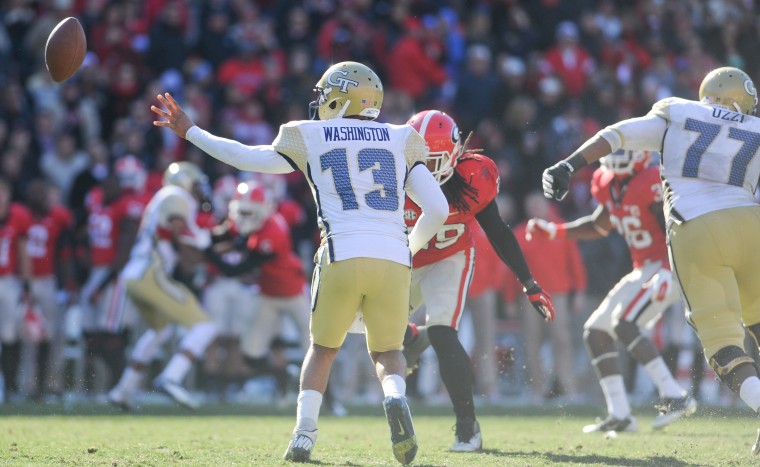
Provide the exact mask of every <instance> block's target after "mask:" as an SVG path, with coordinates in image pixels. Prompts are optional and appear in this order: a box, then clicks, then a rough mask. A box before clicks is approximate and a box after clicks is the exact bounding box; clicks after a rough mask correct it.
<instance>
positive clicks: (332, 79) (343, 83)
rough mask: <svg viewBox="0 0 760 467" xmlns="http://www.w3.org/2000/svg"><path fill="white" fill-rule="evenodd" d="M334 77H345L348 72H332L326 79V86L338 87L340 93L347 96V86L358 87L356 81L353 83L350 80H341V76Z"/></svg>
mask: <svg viewBox="0 0 760 467" xmlns="http://www.w3.org/2000/svg"><path fill="white" fill-rule="evenodd" d="M336 75H343V76H347V75H348V72H347V71H343V70H335V71H334V72H332V73H331V74H330V76H328V77H327V84H332V85H333V86H338V87H339V88H340V92H342V93H346V94H347V93H348V86H349V85H352V86H355V87H359V82H358V81H354V80H352V79H347V78H343V77H341V76H336Z"/></svg>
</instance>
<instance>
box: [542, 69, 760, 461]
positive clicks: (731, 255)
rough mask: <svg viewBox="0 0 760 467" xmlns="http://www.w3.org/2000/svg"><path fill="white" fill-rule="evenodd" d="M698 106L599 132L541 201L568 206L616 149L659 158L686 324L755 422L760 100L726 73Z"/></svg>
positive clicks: (554, 177)
mask: <svg viewBox="0 0 760 467" xmlns="http://www.w3.org/2000/svg"><path fill="white" fill-rule="evenodd" d="M699 98H700V101H699V102H695V101H690V100H685V99H679V98H675V97H672V98H669V99H664V100H661V101H659V102H657V103H656V104H655V105H654V106H653V107H652V110H651V111H650V112H649V113H648V114H647V115H646V116H644V117H640V118H632V119H629V120H624V121H622V122H618V123H616V124H614V125H611V126H609V127H607V128H605V129H603V130H601V131H600V132H599V133H597V135H596V136H594V137H592V138H591V139H589V140H588V141H586V143H584V144H583V145H582V146H581V147H580V148H579V149H578V150H576V151H575V152H574V153H573V154H572V155H570V156H569V157H568V158H567V159H565V160H563V161H560V162H559V163H557V164H555V165H554V166H552V167H550V168H548V169H546V170H545V171H544V176H543V186H544V195H546V196H547V197H548V198H552V197H554V198H556V199H558V200H562V199H563V198H564V197H565V195H566V194H567V191H568V185H569V181H570V177H571V176H572V174H573V173H574V172H575V171H577V170H578V169H580V168H581V167H584V166H585V165H587V164H589V163H591V162H593V161H595V160H597V159H599V158H600V157H602V156H604V155H606V154H609V153H611V152H614V151H617V150H618V149H621V148H622V149H626V150H656V151H661V153H662V159H661V178H662V181H663V188H664V198H665V199H664V201H665V220H666V225H667V238H668V253H669V257H670V263H671V269H672V271H673V275H674V277H676V278H677V279H678V282H679V284H680V286H681V292H682V299H683V302H684V305H685V306H686V314H687V319H688V321H689V324H690V325H691V326H692V327H693V328H694V329H695V330H696V332H697V335H698V336H699V338H700V340H701V341H702V346H703V347H704V351H705V357H706V359H707V360H708V362H709V363H710V366H712V367H713V369H714V370H715V373H716V374H717V375H718V378H720V380H721V381H722V382H724V383H725V384H726V385H728V386H729V387H730V388H731V389H732V390H733V391H735V392H736V393H738V394H739V397H740V398H741V399H742V400H743V401H744V402H745V403H746V404H747V405H748V406H750V407H751V408H752V410H753V411H755V412H756V413H757V412H758V409H760V378H758V370H757V368H756V367H755V364H754V361H753V359H752V358H751V357H750V356H749V355H747V352H746V351H745V349H744V332H745V328H746V329H747V330H749V332H750V334H751V335H752V337H753V338H754V339H755V342H756V343H757V342H758V341H759V339H760V288H759V287H758V286H757V284H758V283H760V268H758V264H760V250H758V248H757V239H758V238H760V206H758V204H757V202H756V201H755V198H754V192H755V189H756V188H757V184H758V178H760V157H757V152H758V149H759V148H760V119H758V118H756V117H754V116H753V115H754V114H755V110H756V109H755V108H756V106H757V91H756V89H755V85H754V83H753V82H752V79H750V77H749V76H748V75H747V74H746V73H744V72H743V71H742V70H739V69H738V68H733V67H724V68H718V69H715V70H713V71H711V72H710V73H708V74H707V76H705V78H704V80H703V81H702V85H701V86H700V88H699ZM752 452H753V453H754V454H760V430H758V440H757V441H756V442H755V445H754V446H753V448H752Z"/></svg>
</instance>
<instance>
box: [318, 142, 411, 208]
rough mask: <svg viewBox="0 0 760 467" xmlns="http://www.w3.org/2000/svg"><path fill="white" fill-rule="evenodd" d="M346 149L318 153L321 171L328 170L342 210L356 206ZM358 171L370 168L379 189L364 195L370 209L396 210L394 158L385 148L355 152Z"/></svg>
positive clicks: (396, 192) (396, 190)
mask: <svg viewBox="0 0 760 467" xmlns="http://www.w3.org/2000/svg"><path fill="white" fill-rule="evenodd" d="M348 157H349V156H348V151H347V150H346V149H345V148H341V149H333V150H331V151H328V152H326V153H324V154H322V155H321V156H319V162H320V168H321V170H322V172H325V171H327V170H330V171H331V172H332V178H333V182H334V183H335V190H336V192H337V193H338V196H340V201H341V203H342V205H343V210H344V211H349V210H352V209H359V203H358V202H357V199H356V192H355V191H354V185H353V183H352V181H351V174H350V173H349V164H348ZM356 157H357V162H358V167H359V172H364V171H366V170H371V171H372V180H373V182H374V184H375V185H379V188H378V189H376V190H373V191H369V192H367V193H366V194H365V195H364V200H365V202H366V204H367V206H369V207H370V208H372V209H376V210H378V211H396V210H397V209H398V208H399V199H398V179H397V177H396V160H395V159H394V157H393V153H392V152H390V151H388V150H387V149H371V148H365V149H362V150H360V151H359V152H358V153H357V156H356Z"/></svg>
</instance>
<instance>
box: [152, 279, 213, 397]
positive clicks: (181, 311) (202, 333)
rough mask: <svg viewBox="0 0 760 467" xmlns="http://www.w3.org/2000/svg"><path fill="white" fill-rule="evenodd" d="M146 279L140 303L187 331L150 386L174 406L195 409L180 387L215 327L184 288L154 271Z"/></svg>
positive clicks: (190, 293)
mask: <svg viewBox="0 0 760 467" xmlns="http://www.w3.org/2000/svg"><path fill="white" fill-rule="evenodd" d="M147 280H148V281H149V282H148V284H149V286H148V287H145V288H144V289H143V290H142V293H143V300H146V301H148V302H150V303H152V304H153V307H154V308H155V309H156V310H158V311H159V312H160V313H161V315H162V316H163V317H164V318H165V319H166V320H168V321H169V322H172V323H177V324H181V325H182V326H184V327H186V328H187V329H188V331H187V332H186V333H185V335H184V336H183V337H182V340H181V341H180V343H179V346H178V349H177V351H176V352H175V353H174V355H172V357H171V359H169V362H168V363H167V364H166V366H165V367H164V370H163V371H162V372H161V374H159V375H158V376H157V377H156V379H155V382H154V384H155V386H156V388H158V389H160V390H161V391H163V392H165V393H166V394H167V395H169V396H170V397H171V398H173V399H174V400H175V401H176V402H177V403H178V404H180V405H182V406H184V407H186V408H189V409H195V408H197V406H198V402H197V401H196V400H195V399H194V398H193V397H192V396H191V395H190V394H189V393H188V392H187V391H186V390H185V389H184V388H183V387H182V381H183V380H184V378H185V376H186V375H187V373H188V372H189V371H190V370H191V369H192V367H193V364H194V363H195V362H196V361H198V360H200V359H202V358H203V355H204V353H205V352H206V348H207V347H208V346H209V344H211V342H212V341H213V340H214V338H215V337H216V336H217V333H218V328H217V326H216V324H214V323H213V322H212V321H210V320H209V318H208V315H207V314H206V312H205V311H204V310H203V308H201V305H200V303H199V302H198V300H197V299H196V297H195V294H193V293H192V292H191V291H190V289H188V288H187V287H186V286H185V285H183V284H181V283H180V282H178V281H175V280H173V279H170V278H169V277H167V276H166V275H165V274H164V273H163V271H162V270H160V269H158V268H152V270H149V271H148V275H147Z"/></svg>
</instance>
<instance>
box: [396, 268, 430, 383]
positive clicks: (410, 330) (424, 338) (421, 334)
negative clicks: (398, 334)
mask: <svg viewBox="0 0 760 467" xmlns="http://www.w3.org/2000/svg"><path fill="white" fill-rule="evenodd" d="M424 269H425V267H424V266H423V267H422V268H418V269H415V271H419V270H424ZM423 276H424V274H419V273H418V274H415V272H414V271H413V272H412V281H411V286H410V288H409V316H411V315H413V314H414V313H415V312H416V311H417V310H419V309H420V307H421V306H422V305H423V302H422V291H421V290H420V281H421V280H422V277H423ZM429 346H430V336H428V330H427V325H419V324H416V323H412V322H410V323H407V326H406V330H405V332H404V347H403V353H404V358H406V368H407V373H411V372H412V371H414V369H416V368H417V367H418V366H419V361H420V357H421V356H422V353H423V352H425V350H427V348H428V347H429Z"/></svg>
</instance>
